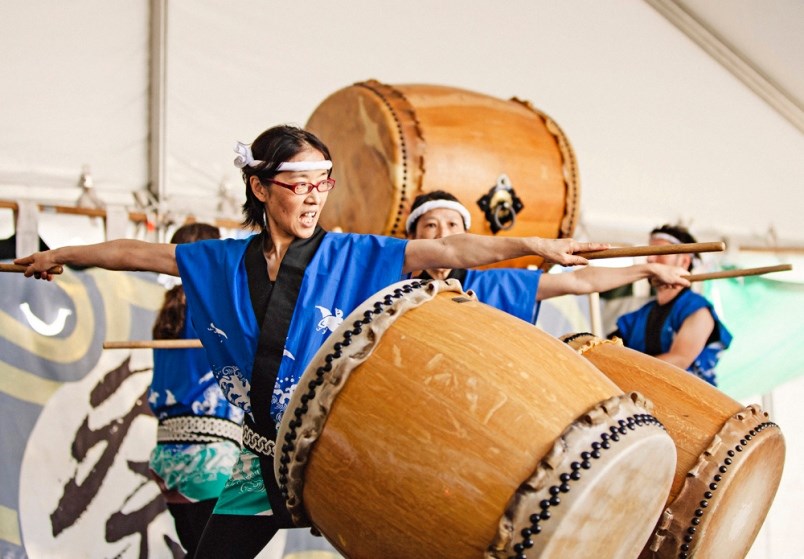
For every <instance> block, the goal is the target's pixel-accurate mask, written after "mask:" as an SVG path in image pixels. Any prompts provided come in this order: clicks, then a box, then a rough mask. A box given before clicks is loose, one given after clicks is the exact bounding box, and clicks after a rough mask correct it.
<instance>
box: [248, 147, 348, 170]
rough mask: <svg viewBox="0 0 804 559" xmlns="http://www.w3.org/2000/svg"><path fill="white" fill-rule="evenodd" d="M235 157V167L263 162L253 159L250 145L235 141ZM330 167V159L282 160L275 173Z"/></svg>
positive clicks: (254, 165)
mask: <svg viewBox="0 0 804 559" xmlns="http://www.w3.org/2000/svg"><path fill="white" fill-rule="evenodd" d="M234 151H235V153H236V154H237V157H235V159H234V164H235V167H237V168H238V169H242V168H243V167H246V166H248V167H256V166H257V165H259V164H261V163H263V161H260V160H259V159H254V154H253V153H251V146H250V145H248V144H244V143H242V142H237V143H236V144H235V147H234ZM330 169H332V161H330V160H329V159H323V160H319V161H283V162H282V163H280V164H279V166H278V167H277V168H276V172H277V173H281V172H282V171H296V172H298V171H329V170H330Z"/></svg>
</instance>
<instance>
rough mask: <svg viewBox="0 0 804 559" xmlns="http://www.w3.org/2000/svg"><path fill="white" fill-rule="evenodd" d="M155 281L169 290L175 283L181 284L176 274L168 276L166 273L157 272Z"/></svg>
mask: <svg viewBox="0 0 804 559" xmlns="http://www.w3.org/2000/svg"><path fill="white" fill-rule="evenodd" d="M156 282H157V283H158V284H159V285H161V286H162V287H164V288H165V289H167V290H168V291H170V290H171V289H173V288H174V287H176V286H177V285H181V278H180V277H177V276H170V275H168V274H159V275H158V276H156Z"/></svg>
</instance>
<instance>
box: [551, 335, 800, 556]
mask: <svg viewBox="0 0 804 559" xmlns="http://www.w3.org/2000/svg"><path fill="white" fill-rule="evenodd" d="M562 339H563V340H564V341H566V342H567V343H568V344H569V345H570V346H571V347H573V348H574V349H575V350H576V351H578V352H579V353H580V354H581V355H583V356H584V357H586V358H587V359H589V361H590V362H591V363H593V364H594V365H595V366H596V367H597V368H598V369H600V370H601V371H602V372H603V373H604V374H605V375H607V376H608V377H609V378H610V379H611V380H613V381H614V382H615V383H617V384H618V385H619V386H620V387H621V388H622V389H623V390H635V391H639V392H640V393H642V394H644V395H645V396H646V397H647V398H650V399H651V400H652V401H653V403H654V406H655V409H654V415H655V416H656V417H657V418H658V419H659V420H660V421H661V422H662V424H664V426H665V427H666V428H667V432H668V433H670V435H671V436H672V437H673V439H674V441H675V443H676V450H677V451H678V462H677V465H676V474H675V479H674V481H673V485H672V488H671V490H670V498H669V499H668V501H667V507H666V510H665V512H664V513H663V515H662V518H661V519H660V520H659V522H658V524H657V525H656V529H655V531H654V533H653V535H652V536H651V539H650V541H649V542H648V544H647V546H646V547H645V549H644V550H643V553H642V555H641V557H651V558H667V559H671V558H672V559H676V558H685V557H700V558H710V557H717V558H718V559H730V558H735V559H737V558H742V557H745V556H746V554H747V553H748V551H749V549H750V548H751V544H752V543H753V541H754V539H755V538H756V536H757V533H758V532H759V529H760V527H761V526H762V523H763V521H764V520H765V516H766V515H767V513H768V509H769V508H770V505H771V502H772V501H773V497H774V495H775V494H776V489H777V488H778V486H779V482H780V480H781V477H782V468H783V465H784V455H785V444H784V438H783V436H782V433H781V431H780V429H779V427H778V426H777V425H776V424H775V423H772V422H771V421H770V420H769V418H768V414H767V413H766V412H764V411H762V409H761V408H760V407H759V406H757V405H751V406H748V407H745V406H743V405H742V404H740V403H739V402H737V401H735V400H733V399H732V398H730V397H729V396H727V395H726V394H724V393H723V392H721V391H720V390H718V389H717V388H715V387H714V386H712V385H710V384H708V383H706V382H705V381H703V380H701V379H699V378H697V377H696V376H695V375H692V374H690V373H688V372H687V371H684V370H682V369H679V368H678V367H675V366H673V365H671V364H669V363H666V362H664V361H661V360H659V359H656V358H655V357H651V356H649V355H646V354H644V353H640V352H638V351H635V350H632V349H628V348H626V347H624V346H623V345H622V340H619V339H615V340H603V339H601V338H597V337H595V336H593V335H591V334H586V333H583V334H572V335H567V336H564V337H563V338H562Z"/></svg>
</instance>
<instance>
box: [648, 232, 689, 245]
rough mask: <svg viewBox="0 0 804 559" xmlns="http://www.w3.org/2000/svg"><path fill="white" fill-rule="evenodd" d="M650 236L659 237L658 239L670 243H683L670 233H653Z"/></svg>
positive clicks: (652, 237)
mask: <svg viewBox="0 0 804 559" xmlns="http://www.w3.org/2000/svg"><path fill="white" fill-rule="evenodd" d="M650 238H651V239H659V240H662V241H667V242H668V243H670V244H671V245H681V244H684V243H682V242H681V240H680V239H678V238H676V237H674V236H673V235H671V234H670V233H653V234H652V235H651V236H650Z"/></svg>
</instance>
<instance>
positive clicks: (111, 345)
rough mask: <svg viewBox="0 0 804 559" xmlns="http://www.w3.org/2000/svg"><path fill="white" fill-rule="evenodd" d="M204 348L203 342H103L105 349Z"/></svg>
mask: <svg viewBox="0 0 804 559" xmlns="http://www.w3.org/2000/svg"><path fill="white" fill-rule="evenodd" d="M197 347H204V346H203V345H201V340H197V339H196V340H183V339H182V340H128V341H122V342H103V349H193V348H197Z"/></svg>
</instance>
